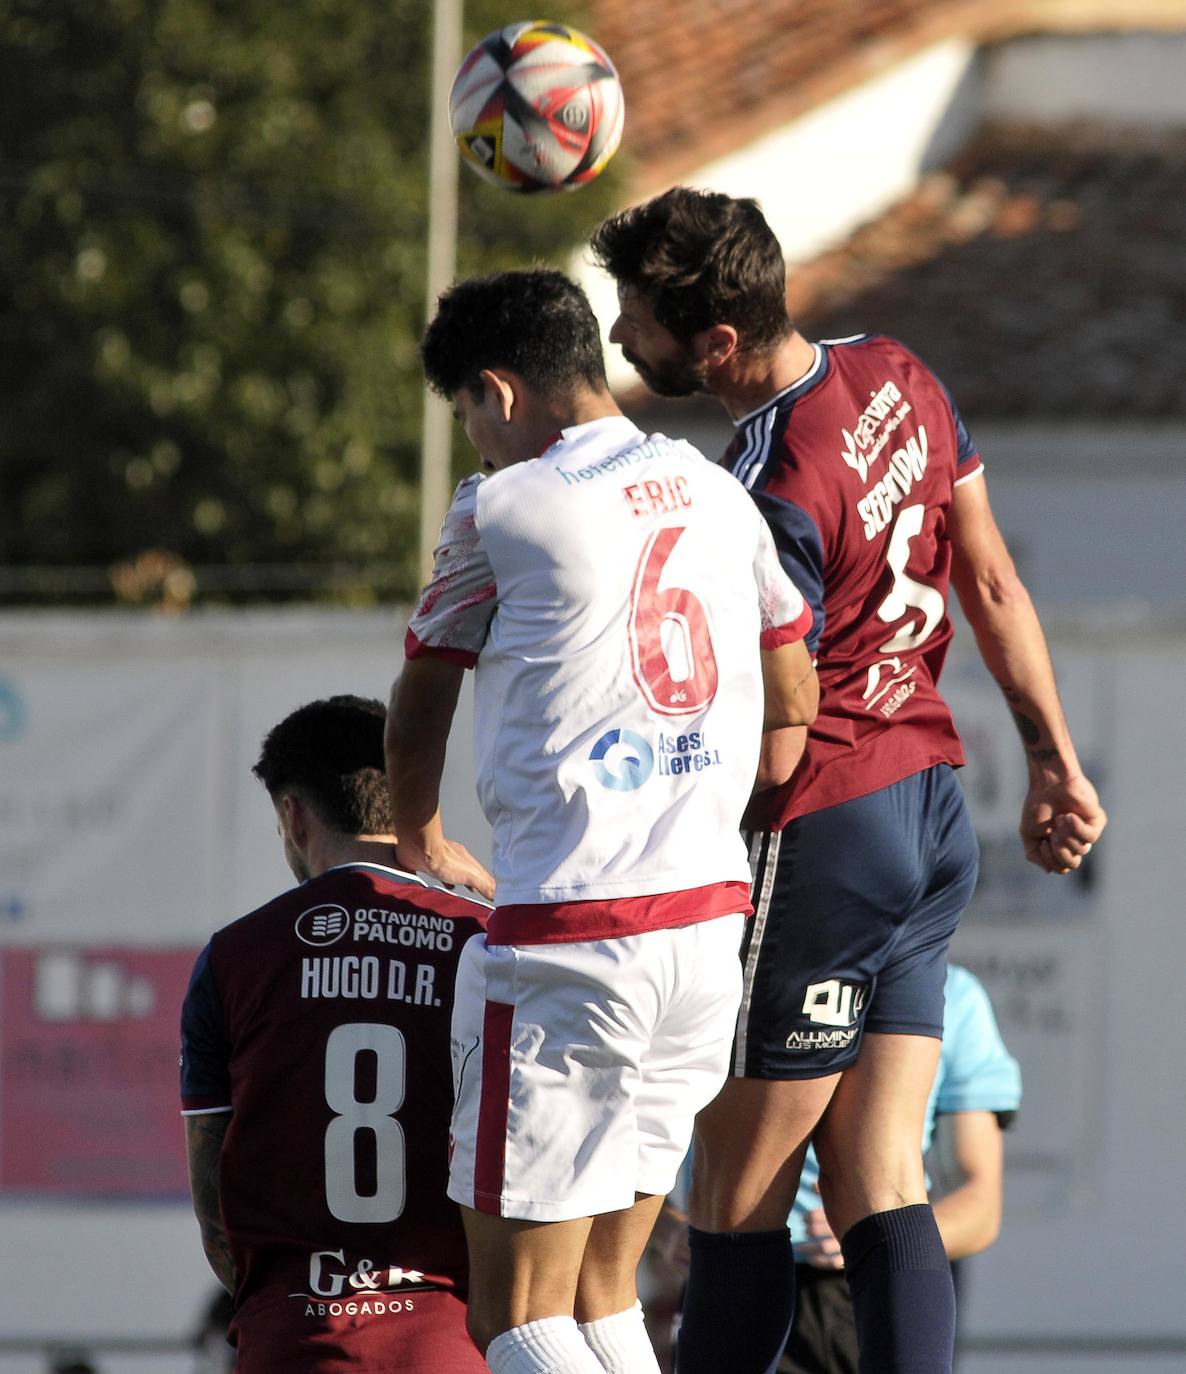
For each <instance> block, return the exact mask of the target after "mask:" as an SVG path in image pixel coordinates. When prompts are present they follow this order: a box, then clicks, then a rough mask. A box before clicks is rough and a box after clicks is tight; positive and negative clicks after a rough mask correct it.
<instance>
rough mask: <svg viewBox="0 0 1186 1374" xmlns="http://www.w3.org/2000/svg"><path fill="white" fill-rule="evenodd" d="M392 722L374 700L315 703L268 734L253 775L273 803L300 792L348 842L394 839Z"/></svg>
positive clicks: (339, 698) (350, 698)
mask: <svg viewBox="0 0 1186 1374" xmlns="http://www.w3.org/2000/svg"><path fill="white" fill-rule="evenodd" d="M386 719H387V710H386V708H385V707H384V705H383V703H382V702H380V701H378V700H376V699H375V698H373V697H355V696H336V697H329V698H327V699H326V700H324V701H312V702H310V703H309V704H308V705H307V706H301V707H298V709H297V710H295V711H293V713H292V714H291V715H289V716H286V717H285V718H284V719H283V720H282V721H281V722H280V724H279V725H277V726H275V727H274V728H273V729H271V730H270V731H269V732H268V733H267V735H266V736H265V737H264V742H263V747H262V749H261V750H260V756H259V762H258V763H256V765H255V767H254V768H253V769H252V770H251V771H252V772H253V773H254V774H255V776H256V777H257V778H258V779H259V780H260V782H262V783H263V785H264V786H265V787H266V788H267V789H268V795H269V796H270V797H271V798H272V800H273V801H275V800H277V798H279V797H280V796H281V795H282V794H284V793H286V792H293V793H296V794H298V795H299V796H300V797H301V799H302V800H303V801H305V802H307V803H308V804H309V805H310V806H312V807H313V808H314V809H315V810H316V812H317V814H318V815H319V816H320V817H321V819H322V820H323V821H324V822H325V824H326V825H328V826H331V827H332V828H333V829H334V830H337V831H338V832H339V833H341V834H343V835H390V834H391V802H390V799H389V797H388V792H387V775H386V762H385V759H384V756H383V727H384V724H385V722H386Z"/></svg>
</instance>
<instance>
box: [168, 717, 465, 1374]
mask: <svg viewBox="0 0 1186 1374" xmlns="http://www.w3.org/2000/svg"><path fill="white" fill-rule="evenodd" d="M386 714H387V711H386V707H385V706H383V705H382V704H381V703H380V702H378V701H373V700H364V699H361V698H358V697H350V696H338V697H332V698H330V699H329V700H327V701H317V702H313V703H311V704H309V705H307V706H303V707H301V708H300V709H299V710H297V711H294V712H293V713H292V714H291V715H290V716H288V717H287V718H286V719H285V720H283V721H282V722H281V723H280V724H279V725H277V726H276V727H275V729H273V730H272V731H271V732H270V734H269V735H268V736H267V738H266V739H265V740H264V745H263V750H262V752H261V754H260V759H259V762H258V763H257V764H256V765H255V769H254V772H255V774H256V776H257V777H259V779H260V780H261V781H262V782H263V784H264V786H265V787H266V788H267V790H268V793H269V795H270V796H271V798H272V801H273V803H274V805H275V808H276V818H277V822H278V825H279V831H280V836H281V839H282V841H283V844H284V854H285V858H286V859H287V861H288V865H289V867H290V868H291V869H292V871H293V873H294V874H295V875H296V877H297V878H298V879H300V880H301V885H300V886H299V887H296V888H293V889H292V890H291V891H289V892H285V893H283V894H282V895H281V896H279V897H277V898H275V900H274V901H271V902H269V903H268V904H267V905H266V906H263V907H260V908H259V910H258V911H254V912H252V913H251V914H250V915H248V916H244V917H243V918H242V919H241V920H239V921H236V922H234V923H233V924H232V925H229V926H227V927H226V928H225V929H223V930H220V931H219V932H218V933H217V934H216V935H215V936H214V937H213V938H212V939H211V941H210V943H209V944H208V945H207V946H206V949H205V950H204V951H203V952H202V954H201V955H200V956H199V958H198V961H197V963H196V965H195V967H194V972H193V977H192V979H191V981H190V986H189V991H188V992H187V994H186V998H185V1003H184V1007H183V1010H182V1017H181V1038H182V1052H181V1100H182V1111H183V1115H184V1117H185V1124H186V1146H187V1152H188V1155H189V1166H190V1180H191V1189H192V1193H193V1200H194V1211H195V1213H196V1214H197V1217H198V1222H199V1225H200V1227H201V1232H202V1244H203V1248H204V1249H205V1251H206V1255H207V1257H208V1258H209V1260H210V1265H211V1267H212V1268H213V1270H214V1272H215V1274H216V1275H217V1277H218V1279H219V1280H220V1282H221V1283H222V1284H223V1285H224V1286H225V1287H226V1288H227V1289H228V1290H229V1291H230V1292H231V1293H232V1294H233V1295H234V1299H235V1314H234V1319H233V1321H232V1323H231V1328H230V1338H231V1341H232V1343H233V1344H235V1345H236V1346H237V1348H238V1358H237V1361H236V1365H235V1368H236V1369H238V1370H239V1371H241V1374H268V1372H270V1371H275V1372H276V1374H280V1371H284V1374H301V1372H302V1371H306V1372H307V1374H336V1372H337V1371H345V1370H347V1369H348V1370H350V1371H373V1372H374V1374H378V1372H379V1371H384V1374H386V1372H387V1371H391V1370H406V1371H417V1372H418V1374H430V1372H431V1374H471V1372H472V1371H478V1370H484V1369H485V1368H486V1365H485V1363H484V1361H483V1360H482V1359H481V1357H480V1356H479V1355H478V1353H477V1351H476V1350H475V1349H474V1347H473V1344H472V1343H471V1341H470V1339H469V1336H468V1335H467V1334H466V1330H465V1306H464V1299H465V1284H466V1251H465V1236H464V1233H463V1231H462V1227H461V1219H460V1215H459V1213H458V1209H457V1207H456V1206H455V1204H453V1203H452V1202H450V1201H449V1200H448V1199H447V1198H446V1196H445V1184H446V1178H447V1174H448V1151H449V1117H450V1113H451V1111H452V1075H451V1068H450V1050H449V1021H450V1015H451V1009H452V1002H453V982H454V976H455V973H456V968H457V961H458V958H459V956H460V954H461V950H462V947H463V946H464V945H465V943H466V941H467V940H469V939H470V937H471V936H473V935H476V934H478V933H479V932H480V931H481V930H482V929H483V928H484V925H485V917H486V911H487V909H486V907H484V906H483V905H481V904H479V903H477V902H473V901H469V900H466V899H464V898H462V897H458V896H454V895H452V894H451V893H448V892H443V891H440V890H438V889H436V888H430V887H428V886H426V885H425V884H424V883H422V882H421V881H420V880H419V879H417V878H415V877H413V876H412V875H410V874H408V873H403V872H400V871H399V870H398V869H396V868H394V867H393V866H392V865H393V861H394V857H395V851H394V847H393V846H394V836H393V835H392V833H391V829H392V827H391V812H390V804H389V799H388V791H387V783H386V777H385V772H384V768H385V763H384V757H383V729H384V722H385V719H386Z"/></svg>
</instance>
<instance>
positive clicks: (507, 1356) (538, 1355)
mask: <svg viewBox="0 0 1186 1374" xmlns="http://www.w3.org/2000/svg"><path fill="white" fill-rule="evenodd" d="M486 1363H487V1364H488V1365H489V1366H490V1368H491V1370H493V1374H602V1367H601V1365H599V1364H598V1363H597V1360H596V1357H595V1356H594V1355H593V1352H592V1351H591V1350H590V1349H589V1347H588V1346H587V1345H586V1344H585V1340H584V1338H583V1337H582V1335H581V1333H580V1330H579V1329H578V1328H577V1324H576V1321H575V1320H574V1319H573V1318H572V1317H541V1318H540V1319H539V1320H538V1321H534V1322H524V1323H523V1325H522V1326H512V1327H511V1329H510V1330H509V1331H504V1332H503V1333H502V1335H501V1336H495V1338H494V1339H493V1340H492V1341H491V1342H490V1344H489V1345H488V1346H487V1347H486Z"/></svg>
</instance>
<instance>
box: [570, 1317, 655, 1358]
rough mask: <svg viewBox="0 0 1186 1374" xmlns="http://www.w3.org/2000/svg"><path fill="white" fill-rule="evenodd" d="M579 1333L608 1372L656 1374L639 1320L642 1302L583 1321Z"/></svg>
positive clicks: (649, 1345) (648, 1344)
mask: <svg viewBox="0 0 1186 1374" xmlns="http://www.w3.org/2000/svg"><path fill="white" fill-rule="evenodd" d="M580 1332H581V1335H582V1336H584V1338H585V1341H586V1343H587V1344H588V1346H589V1349H590V1350H591V1351H592V1352H593V1353H594V1355H596V1356H597V1360H598V1363H599V1364H600V1365H601V1367H602V1369H606V1370H609V1372H610V1374H659V1361H658V1360H657V1359H656V1358H655V1350H654V1347H653V1346H652V1345H651V1338H650V1337H649V1336H648V1335H647V1328H646V1324H645V1323H644V1322H643V1319H642V1303H640V1302H636V1303H635V1304H634V1306H633V1307H630V1308H627V1310H626V1311H625V1312H615V1313H614V1314H613V1316H612V1317H598V1318H597V1320H596V1321H593V1322H582V1323H581V1325H580Z"/></svg>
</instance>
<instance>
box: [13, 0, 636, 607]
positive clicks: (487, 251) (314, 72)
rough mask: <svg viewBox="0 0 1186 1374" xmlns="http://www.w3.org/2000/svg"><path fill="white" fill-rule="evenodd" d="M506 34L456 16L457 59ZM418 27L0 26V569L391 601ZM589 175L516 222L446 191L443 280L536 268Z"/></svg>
mask: <svg viewBox="0 0 1186 1374" xmlns="http://www.w3.org/2000/svg"><path fill="white" fill-rule="evenodd" d="M514 17H517V15H516V14H515V13H508V7H507V6H506V5H505V4H499V3H494V2H493V0H470V3H469V5H468V7H467V23H466V36H465V41H466V43H467V44H468V43H469V42H471V41H473V40H475V39H476V38H478V37H480V36H481V35H482V34H484V33H486V32H488V31H489V30H490V29H492V28H495V27H497V26H498V25H499V24H501V23H505V22H508V20H509V19H511V18H514ZM552 17H554V18H559V19H567V20H570V21H572V22H576V23H580V19H581V16H580V14H579V13H578V12H576V11H575V10H574V8H573V7H572V6H568V5H557V6H555V7H554V10H553V12H552ZM430 20H431V5H430V4H429V3H427V0H385V3H384V4H382V5H362V4H359V3H358V0H291V3H289V4H286V5H276V4H274V3H271V2H270V0H234V3H232V2H231V0H54V3H53V4H46V3H37V0H23V2H22V0H0V89H2V90H3V92H4V95H3V101H4V121H3V124H4V130H5V134H4V142H3V144H2V145H0V204H2V213H0V297H2V306H3V309H2V311H0V351H2V352H3V355H4V358H5V360H6V366H5V389H6V393H7V395H6V399H5V410H6V423H5V425H4V427H3V431H2V433H0V473H2V474H3V476H2V479H0V480H2V483H3V486H2V491H0V563H3V564H4V565H6V566H7V567H8V568H9V569H11V568H13V567H18V566H21V565H33V564H36V565H49V566H55V565H57V566H62V567H65V566H74V565H109V564H113V563H116V562H119V561H121V560H126V559H129V558H134V557H135V556H137V555H138V554H140V553H141V552H142V551H144V550H147V549H159V550H164V551H166V552H167V554H168V555H169V556H170V557H171V558H175V559H178V560H181V561H182V562H183V563H187V564H190V565H193V566H195V567H199V566H207V565H240V566H242V565H259V564H271V565H276V564H283V565H289V566H293V565H296V566H304V567H314V568H316V567H324V568H327V569H328V568H329V567H330V566H331V565H334V564H340V563H342V562H349V563H353V564H358V563H362V564H367V565H369V566H371V567H372V568H373V569H375V572H376V585H378V584H380V583H381V584H382V585H383V587H384V590H385V593H390V594H395V595H398V596H404V597H406V596H410V595H411V594H412V593H413V592H414V589H415V582H416V571H415V562H416V537H417V536H416V522H417V472H418V465H419V433H420V422H421V412H422V405H423V390H422V381H421V378H420V374H419V369H418V366H417V362H416V344H417V340H418V338H419V334H420V331H421V329H422V327H423V320H424V311H425V301H424V280H425V270H426V250H425V235H426V227H427V203H428V187H427V184H426V179H427V159H428V119H429V114H428V101H429V90H428V82H429V52H430V46H431V33H430ZM614 170H615V169H613V168H611V171H610V173H609V174H607V176H605V177H603V178H601V179H600V181H598V182H596V183H594V184H593V185H592V186H589V187H586V188H583V189H582V190H580V191H579V192H576V193H574V194H572V195H565V196H550V197H531V198H520V197H517V196H514V195H512V194H510V193H504V192H501V191H499V190H498V189H497V188H493V187H488V186H486V185H484V184H483V183H481V182H480V181H479V179H478V178H477V177H474V176H473V175H472V174H470V173H469V172H468V171H467V170H465V169H462V170H461V172H460V177H461V181H460V191H461V210H460V215H459V226H460V236H461V241H460V245H459V271H460V272H462V273H465V274H468V273H471V272H484V271H490V270H494V269H496V268H500V267H504V266H514V265H524V264H526V263H530V262H534V261H548V262H554V263H556V264H558V265H563V263H564V262H565V261H566V259H567V257H568V254H569V253H570V251H571V250H572V249H573V248H574V247H576V246H578V245H579V243H580V242H581V240H582V239H583V238H584V236H585V235H586V233H587V231H588V230H589V228H591V227H592V225H593V224H594V223H596V222H597V220H598V219H600V218H601V216H602V215H603V214H604V213H606V211H607V210H608V209H609V208H610V204H611V198H612V194H613V174H614ZM471 462H472V460H471V458H470V457H469V456H468V455H467V454H465V452H464V451H463V449H462V447H461V445H460V444H459V446H458V452H457V454H456V455H455V463H456V466H457V469H458V470H459V471H460V470H467V469H468V468H469V466H470V465H471ZM380 572H381V573H382V576H380ZM7 599H9V600H12V599H13V594H11V593H10V595H9V596H8V598H7Z"/></svg>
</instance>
